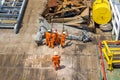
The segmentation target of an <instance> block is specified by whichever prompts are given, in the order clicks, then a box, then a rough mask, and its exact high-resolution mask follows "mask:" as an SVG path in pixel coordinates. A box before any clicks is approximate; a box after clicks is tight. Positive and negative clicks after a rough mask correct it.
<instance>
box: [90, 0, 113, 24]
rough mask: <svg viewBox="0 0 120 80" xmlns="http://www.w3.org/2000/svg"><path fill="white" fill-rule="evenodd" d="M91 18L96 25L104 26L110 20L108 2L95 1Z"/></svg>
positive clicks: (105, 0)
mask: <svg viewBox="0 0 120 80" xmlns="http://www.w3.org/2000/svg"><path fill="white" fill-rule="evenodd" d="M92 18H93V20H94V21H95V22H96V23H97V24H106V23H108V22H109V21H110V20H111V18H112V12H111V9H110V4H109V2H108V0H96V1H95V2H94V3H93V10H92Z"/></svg>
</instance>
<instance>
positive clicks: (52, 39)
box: [49, 33, 56, 48]
mask: <svg viewBox="0 0 120 80" xmlns="http://www.w3.org/2000/svg"><path fill="white" fill-rule="evenodd" d="M55 40H56V34H55V33H52V36H51V39H50V43H49V47H52V48H54V44H55Z"/></svg>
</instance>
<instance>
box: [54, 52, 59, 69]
mask: <svg viewBox="0 0 120 80" xmlns="http://www.w3.org/2000/svg"><path fill="white" fill-rule="evenodd" d="M60 58H61V56H60V55H58V52H54V55H53V56H52V62H53V63H54V68H55V70H57V68H59V69H60Z"/></svg>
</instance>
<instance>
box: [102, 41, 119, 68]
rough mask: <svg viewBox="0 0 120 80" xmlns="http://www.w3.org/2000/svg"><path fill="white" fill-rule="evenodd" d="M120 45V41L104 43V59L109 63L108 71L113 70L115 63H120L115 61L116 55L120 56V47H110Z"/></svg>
mask: <svg viewBox="0 0 120 80" xmlns="http://www.w3.org/2000/svg"><path fill="white" fill-rule="evenodd" d="M116 44H117V45H120V41H103V42H102V45H103V46H104V47H103V48H102V52H103V54H104V58H105V59H106V61H107V64H108V69H109V70H112V69H113V65H112V64H114V63H120V60H114V59H113V57H114V56H115V55H120V47H110V46H108V45H116Z"/></svg>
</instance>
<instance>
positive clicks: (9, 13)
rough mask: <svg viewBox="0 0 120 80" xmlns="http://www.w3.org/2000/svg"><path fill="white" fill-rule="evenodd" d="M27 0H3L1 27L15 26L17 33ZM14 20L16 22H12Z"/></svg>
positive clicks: (0, 11)
mask: <svg viewBox="0 0 120 80" xmlns="http://www.w3.org/2000/svg"><path fill="white" fill-rule="evenodd" d="M27 1H28V0H12V1H8V0H2V1H1V5H0V28H14V32H15V33H17V32H18V29H19V26H20V24H21V20H22V16H23V11H24V9H25V6H26V3H27ZM13 20H15V21H16V22H12V21H13ZM6 21H11V22H6Z"/></svg>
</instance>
